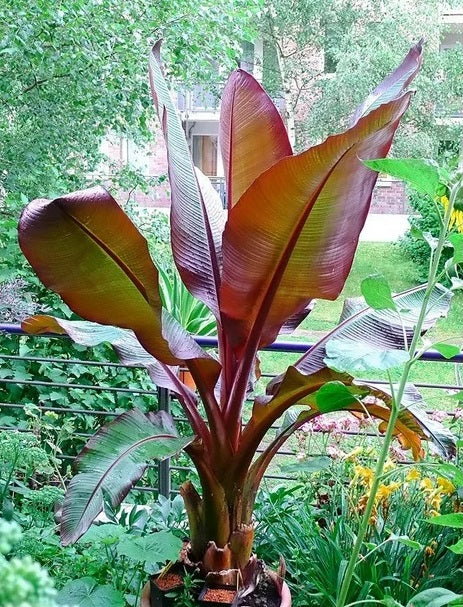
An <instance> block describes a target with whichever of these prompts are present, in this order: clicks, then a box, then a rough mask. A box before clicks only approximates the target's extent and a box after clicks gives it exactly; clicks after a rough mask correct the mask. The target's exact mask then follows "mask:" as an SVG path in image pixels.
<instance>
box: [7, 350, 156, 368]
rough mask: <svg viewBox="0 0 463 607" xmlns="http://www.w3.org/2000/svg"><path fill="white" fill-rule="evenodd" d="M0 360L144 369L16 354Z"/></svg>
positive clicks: (140, 366)
mask: <svg viewBox="0 0 463 607" xmlns="http://www.w3.org/2000/svg"><path fill="white" fill-rule="evenodd" d="M0 358H3V359H5V360H27V361H29V362H39V363H57V364H60V363H63V364H64V365H83V366H90V367H117V368H121V367H122V368H123V369H145V367H143V366H142V365H139V366H135V365H123V364H122V363H111V362H107V361H104V360H102V361H98V360H81V359H79V358H75V359H74V358H47V357H45V356H18V355H16V354H14V355H13V354H2V353H1V352H0Z"/></svg>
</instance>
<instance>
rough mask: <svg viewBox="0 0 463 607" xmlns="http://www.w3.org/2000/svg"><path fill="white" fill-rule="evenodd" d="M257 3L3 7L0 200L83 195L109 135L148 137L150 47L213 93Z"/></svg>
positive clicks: (81, 2) (96, 0) (180, 75)
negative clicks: (161, 44) (161, 46)
mask: <svg viewBox="0 0 463 607" xmlns="http://www.w3.org/2000/svg"><path fill="white" fill-rule="evenodd" d="M259 1H260V0H250V1H249V0H202V2H201V3H197V2H195V1H194V0H176V1H175V2H171V1H170V0H156V2H153V1H152V0H131V1H130V2H127V1H124V0H123V1H122V2H121V1H120V0H61V1H60V2H59V3H57V2H55V1H54V0H37V1H35V2H30V1H28V0H12V1H11V2H8V3H7V2H2V3H1V4H0V56H1V61H0V132H1V135H0V200H1V198H3V197H4V196H5V195H6V194H11V193H15V194H18V193H22V194H24V195H26V196H27V197H28V198H31V197H37V196H49V195H52V194H53V193H57V192H59V191H63V190H69V189H72V188H74V189H75V188H76V187H80V186H81V185H83V183H84V180H85V176H86V175H88V173H89V172H91V171H93V170H94V169H95V167H96V166H97V164H98V162H99V160H100V156H99V147H100V142H101V139H102V138H103V137H104V136H105V134H106V133H107V132H108V131H110V130H111V131H114V132H116V133H118V134H123V135H124V136H126V137H130V138H132V139H134V140H137V139H140V138H141V139H143V138H147V137H149V131H150V129H149V121H150V117H151V116H152V107H151V106H152V103H151V101H150V96H149V86H148V76H147V73H148V67H147V65H148V60H147V57H148V51H149V49H150V46H151V45H152V44H153V43H154V42H155V41H156V40H157V39H159V38H164V39H165V49H166V51H167V53H168V60H167V61H166V64H167V65H168V66H169V74H168V75H169V76H171V77H172V78H176V79H178V80H180V81H182V82H183V83H186V84H187V85H188V84H189V85H192V84H193V83H194V84H201V83H207V84H208V86H213V85H214V84H215V83H217V81H218V80H219V79H220V77H221V75H222V74H223V72H224V71H225V72H226V71H228V70H229V69H230V68H232V67H235V66H236V60H237V58H238V57H239V55H240V52H241V41H242V40H243V39H249V38H250V37H251V35H252V24H253V20H254V18H255V15H256V14H257V11H258V9H259ZM218 68H219V69H218Z"/></svg>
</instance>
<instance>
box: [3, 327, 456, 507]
mask: <svg viewBox="0 0 463 607" xmlns="http://www.w3.org/2000/svg"><path fill="white" fill-rule="evenodd" d="M63 340H65V341H66V342H67V347H66V348H63V347H62V344H63ZM198 341H199V342H200V343H201V345H203V346H205V347H212V348H213V347H216V346H217V343H216V341H215V339H213V338H198ZM60 344H61V345H60ZM69 344H70V341H69V340H68V339H67V338H66V337H58V338H57V337H56V336H54V337H51V336H25V335H24V334H23V332H22V331H21V328H20V327H19V326H18V325H14V324H3V325H0V361H1V362H0V430H6V431H7V430H16V431H19V432H36V433H39V434H40V433H42V434H43V439H44V440H45V441H46V440H49V442H50V443H53V441H55V442H56V441H57V440H58V439H56V438H53V439H50V437H49V434H50V435H51V434H53V430H55V431H56V435H58V436H59V444H58V445H56V444H55V443H54V444H55V447H57V457H59V459H60V460H61V461H62V465H63V470H65V469H66V467H67V466H69V465H70V463H71V462H72V460H73V459H74V457H75V456H76V454H77V453H78V451H79V450H80V449H81V448H82V447H83V445H84V444H85V442H86V440H87V439H88V438H89V437H90V436H92V435H93V434H94V433H95V432H96V431H97V429H98V428H99V427H100V426H101V425H102V424H104V423H105V422H107V421H110V420H111V419H114V418H115V417H116V416H117V415H119V414H120V413H121V412H123V411H124V410H127V409H128V408H131V407H133V406H138V407H140V408H142V410H144V411H145V412H147V411H158V410H164V411H167V412H170V413H171V414H172V415H173V417H174V419H175V421H176V422H177V423H178V424H179V426H180V429H181V430H182V429H183V431H187V422H186V420H185V418H184V417H183V415H182V412H181V408H180V405H179V403H178V402H177V401H176V399H175V395H173V394H171V393H169V391H168V390H166V389H165V388H157V387H156V386H153V385H152V384H151V380H150V379H149V377H148V375H147V373H146V371H145V370H144V369H142V368H138V367H127V366H126V365H122V364H121V363H119V362H117V361H116V360H115V359H114V357H113V356H112V351H111V349H110V348H106V349H103V351H101V350H97V352H96V354H95V353H94V352H93V351H91V350H90V349H84V348H78V347H77V348H76V349H75V350H73V351H72V352H71V351H70V348H69ZM54 346H56V347H54ZM309 346H310V344H308V343H302V342H276V343H274V344H272V346H270V347H269V348H267V349H266V351H267V352H269V353H277V354H274V355H273V356H274V357H275V356H277V358H278V360H279V362H281V361H280V359H284V362H289V363H291V362H293V360H294V358H295V357H296V356H297V355H298V354H299V353H303V352H305V351H306V350H307V349H308V348H309ZM271 356H272V355H271V354H270V359H269V360H267V359H266V354H262V357H263V361H262V367H263V373H262V376H263V378H264V379H270V378H271V377H273V375H274V373H273V370H272V366H274V365H273V363H274V361H272V360H271ZM109 358H112V359H111V360H110V359H109ZM423 363H424V364H426V366H427V367H429V366H430V364H435V363H439V364H446V365H449V364H450V365H453V367H452V368H453V369H454V373H453V374H452V377H453V378H454V381H452V382H446V383H443V382H432V381H428V382H423V381H421V382H416V384H415V385H416V386H417V387H419V388H421V389H424V390H425V391H427V392H428V393H429V394H431V393H432V394H435V396H433V397H431V401H432V400H433V399H435V402H436V401H438V402H439V403H440V404H442V402H444V401H445V402H446V406H444V407H442V406H441V407H439V408H438V409H437V413H438V417H440V419H441V420H442V419H447V420H449V421H450V422H456V421H457V420H458V419H461V416H460V415H459V410H458V409H457V408H455V407H454V406H453V403H455V402H456V401H455V399H453V400H451V399H449V398H448V396H449V394H450V395H458V394H459V392H461V391H462V390H463V385H462V384H463V382H462V380H461V370H462V369H463V367H462V366H461V364H462V363H463V355H461V354H460V355H457V356H456V357H454V358H453V359H452V361H451V362H449V361H448V360H447V359H445V358H444V357H443V356H441V355H440V354H439V353H438V352H427V353H426V354H425V355H424V356H423ZM267 366H268V367H269V368H270V370H268V369H266V367H267ZM279 366H280V369H281V366H282V365H281V364H280V365H279ZM429 376H430V378H431V376H432V373H431V371H430V373H429ZM369 382H370V383H375V384H378V385H381V384H385V383H387V380H385V379H381V378H376V379H374V380H372V379H371V378H370V379H369ZM250 409H251V404H250V405H249V410H250ZM428 413H429V414H431V415H436V410H435V409H434V408H431V410H430V411H428ZM44 416H45V417H44ZM31 422H34V423H31ZM44 422H46V423H44ZM41 424H42V425H41ZM333 427H334V426H333V425H331V426H330V425H329V424H327V425H325V426H324V425H319V426H318V427H317V426H314V427H313V428H311V429H310V433H311V434H312V433H313V434H319V435H320V436H323V435H327V436H330V434H333V431H334V430H333ZM66 428H67V431H63V429H66ZM336 431H337V432H338V431H339V432H340V433H341V434H342V435H343V436H344V437H347V438H349V437H353V440H355V438H356V437H357V436H358V433H359V432H361V433H362V436H363V437H365V436H369V435H370V436H372V437H374V436H375V432H374V431H373V430H368V429H361V430H360V429H359V430H357V429H356V430H352V429H350V428H349V427H348V426H345V427H344V428H343V427H342V425H341V427H339V424H338V427H337V429H336ZM302 434H303V433H302ZM314 447H315V449H317V448H318V452H317V451H314V450H313V449H314ZM311 449H312V450H311V452H310V455H311V456H314V455H320V454H322V453H321V452H320V448H319V444H318V447H316V442H314V441H312V446H311ZM300 451H301V441H299V442H298V439H295V440H293V441H292V442H290V443H289V444H288V445H287V446H285V448H283V449H281V450H280V451H279V453H278V461H279V462H280V463H281V462H282V461H284V460H285V459H286V460H287V461H290V462H296V460H297V457H298V455H300ZM283 469H284V467H283ZM192 474H194V470H193V468H192V467H191V466H190V464H189V460H188V459H187V457H186V456H185V455H180V456H179V457H178V458H176V459H173V460H164V461H162V462H159V463H153V464H150V465H149V467H148V472H147V474H146V475H145V478H144V480H143V481H141V482H140V483H139V484H138V485H137V486H136V488H135V490H136V491H139V492H141V493H154V494H155V495H163V496H166V497H167V496H170V495H172V494H173V493H176V492H177V491H178V486H179V484H180V483H181V482H182V481H183V480H184V479H185V478H186V477H190V476H191V475H192ZM295 478H296V477H295V476H294V473H293V474H289V473H286V472H281V470H280V469H279V468H278V465H277V466H276V467H274V468H272V469H270V470H269V473H268V475H267V479H271V480H273V481H275V482H277V481H282V482H284V481H286V482H290V481H292V480H294V479H295Z"/></svg>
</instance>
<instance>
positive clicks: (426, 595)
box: [406, 588, 463, 607]
mask: <svg viewBox="0 0 463 607" xmlns="http://www.w3.org/2000/svg"><path fill="white" fill-rule="evenodd" d="M445 605H454V606H455V607H461V605H463V594H455V593H454V592H452V591H451V590H447V589H446V588H428V589H427V590H423V591H422V592H419V593H418V594H416V595H415V596H414V597H413V598H412V599H410V600H409V601H408V603H407V606H406V607H445Z"/></svg>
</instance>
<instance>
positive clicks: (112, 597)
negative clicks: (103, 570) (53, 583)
mask: <svg viewBox="0 0 463 607" xmlns="http://www.w3.org/2000/svg"><path fill="white" fill-rule="evenodd" d="M56 602H57V603H58V605H79V607H109V606H111V607H124V605H125V600H124V596H123V595H122V593H121V592H119V590H116V589H115V588H114V587H113V586H110V585H101V584H99V583H98V582H97V580H95V579H94V578H92V577H83V578H80V579H78V580H70V581H69V582H67V583H66V584H65V585H64V586H63V588H61V590H60V591H59V592H58V595H57V597H56Z"/></svg>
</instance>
